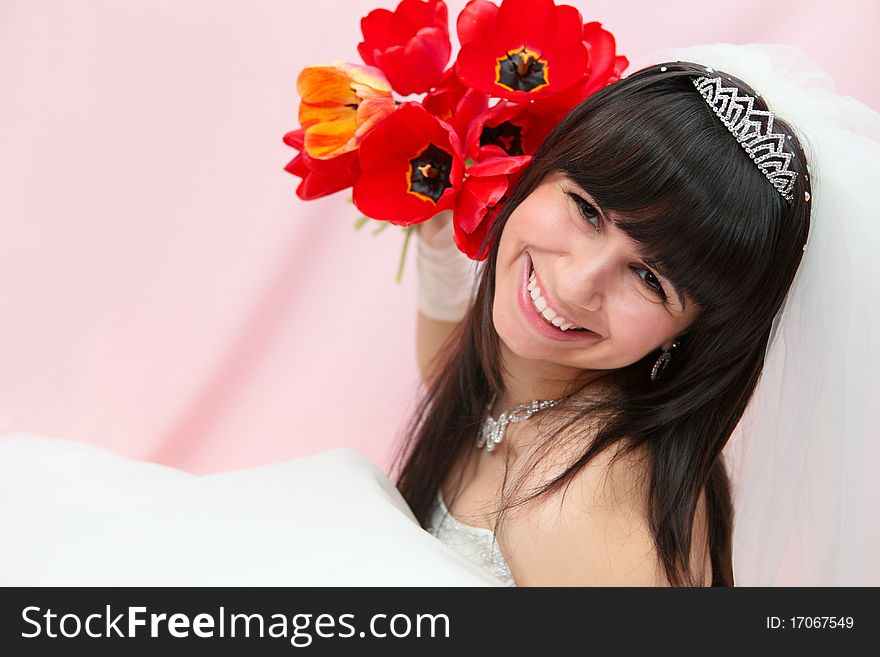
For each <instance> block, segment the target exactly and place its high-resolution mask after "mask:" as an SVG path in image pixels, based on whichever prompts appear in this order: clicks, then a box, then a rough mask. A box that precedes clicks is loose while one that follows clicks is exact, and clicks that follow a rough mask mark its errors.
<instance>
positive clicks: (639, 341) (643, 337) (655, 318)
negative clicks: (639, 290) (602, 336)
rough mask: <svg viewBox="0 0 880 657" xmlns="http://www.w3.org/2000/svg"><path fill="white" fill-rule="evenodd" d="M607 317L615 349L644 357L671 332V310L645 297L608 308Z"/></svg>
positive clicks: (637, 356) (636, 357)
mask: <svg viewBox="0 0 880 657" xmlns="http://www.w3.org/2000/svg"><path fill="white" fill-rule="evenodd" d="M609 311H610V312H609V314H608V320H609V323H610V331H611V335H612V336H613V342H614V344H615V345H616V350H618V351H620V352H626V353H629V354H630V355H632V356H633V357H634V358H635V359H638V358H641V357H642V356H644V354H646V353H648V352H649V351H651V350H652V349H654V348H655V347H656V345H657V344H658V343H660V342H662V341H663V340H664V339H665V337H666V336H667V335H669V334H670V332H672V326H671V325H670V322H669V319H670V318H669V315H668V313H667V312H666V311H665V310H664V309H663V308H662V307H661V306H660V305H659V304H652V303H650V302H649V301H646V300H645V299H642V298H638V297H637V298H634V299H630V300H627V301H624V302H620V303H617V304H615V305H614V306H612V307H611V308H609Z"/></svg>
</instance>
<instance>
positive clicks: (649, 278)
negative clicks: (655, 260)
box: [566, 192, 669, 302]
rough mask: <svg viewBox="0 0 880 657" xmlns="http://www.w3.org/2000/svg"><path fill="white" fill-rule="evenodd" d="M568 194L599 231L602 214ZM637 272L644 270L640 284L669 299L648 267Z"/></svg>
mask: <svg viewBox="0 0 880 657" xmlns="http://www.w3.org/2000/svg"><path fill="white" fill-rule="evenodd" d="M566 194H567V195H568V196H570V197H571V198H572V199H573V200H574V202H575V203H577V206H578V210H579V211H580V213H581V215H582V216H583V217H584V219H586V220H587V221H589V222H590V225H591V226H592V227H593V228H595V229H596V231H599V230H600V229H601V224H602V215H600V214H599V212H598V210H596V208H595V207H594V206H593V204H592V203H590V202H589V201H588V200H587V199H585V198H584V197H583V196H581V195H580V194H575V193H574V192H566ZM594 222H595V223H594ZM635 271H637V272H642V271H643V272H645V274H646V276H645V277H644V278H642V277H641V276H639V278H640V279H641V280H642V285H644V286H645V287H646V288H648V289H649V290H651V291H652V292H654V293H655V294H657V295H659V296H660V298H661V299H662V300H663V301H664V302H665V301H667V300H668V299H669V297H668V295H667V294H666V290H664V289H663V285H662V284H661V283H660V281H659V280H657V277H656V276H655V275H654V273H653V272H652V271H651V270H650V269H636V270H635Z"/></svg>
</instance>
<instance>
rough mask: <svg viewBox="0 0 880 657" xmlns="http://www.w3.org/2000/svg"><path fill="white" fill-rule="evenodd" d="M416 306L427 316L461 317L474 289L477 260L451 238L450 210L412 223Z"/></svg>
mask: <svg viewBox="0 0 880 657" xmlns="http://www.w3.org/2000/svg"><path fill="white" fill-rule="evenodd" d="M416 235H417V239H418V249H417V256H416V269H417V271H418V292H417V301H418V308H419V310H420V311H422V313H423V314H424V315H425V316H426V317H429V318H431V319H436V320H440V321H444V322H458V321H461V320H462V319H463V318H464V316H465V314H466V313H467V309H468V307H469V306H470V302H471V298H472V294H473V292H474V291H475V289H474V282H475V280H476V274H477V266H478V264H479V261H477V260H471V259H470V258H469V257H468V256H466V255H465V254H464V253H462V252H461V251H459V249H458V247H457V246H456V245H455V242H453V241H452V235H453V226H452V211H450V210H444V211H443V212H440V213H439V214H437V215H435V216H433V217H431V218H430V219H428V221H425V222H422V223H420V224H418V225H417V226H416Z"/></svg>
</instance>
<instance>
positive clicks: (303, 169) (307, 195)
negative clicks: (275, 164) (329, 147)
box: [284, 128, 360, 201]
mask: <svg viewBox="0 0 880 657" xmlns="http://www.w3.org/2000/svg"><path fill="white" fill-rule="evenodd" d="M304 141H305V131H304V130H303V129H302V128H300V129H299V130H293V131H291V132H288V133H287V134H286V135H284V143H285V144H287V145H288V146H291V147H293V148H295V149H297V150H298V151H303V152H301V153H300V154H299V155H297V156H296V157H295V158H293V159H292V160H291V161H290V162H288V163H287V166H286V167H284V170H285V171H287V172H288V173H292V174H293V175H294V176H297V177H298V178H302V182H300V184H299V186H298V187H297V188H296V195H297V196H299V197H300V198H301V199H303V200H304V201H310V200H312V199H316V198H320V197H322V196H327V195H328V194H333V193H334V192H338V191H340V190H343V189H345V188H346V187H350V186H351V185H352V184H354V181H355V180H356V179H357V177H358V175H359V174H360V161H359V160H358V153H357V151H349V152H347V153H345V154H343V155H339V156H338V157H333V158H330V159H317V158H314V157H311V156H310V155H309V154H308V153H306V152H305V151H304Z"/></svg>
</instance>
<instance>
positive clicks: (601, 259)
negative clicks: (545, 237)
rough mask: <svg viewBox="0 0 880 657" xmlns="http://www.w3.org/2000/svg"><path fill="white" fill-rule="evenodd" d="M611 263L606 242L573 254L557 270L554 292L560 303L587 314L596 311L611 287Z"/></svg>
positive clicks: (612, 260)
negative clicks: (559, 298)
mask: <svg viewBox="0 0 880 657" xmlns="http://www.w3.org/2000/svg"><path fill="white" fill-rule="evenodd" d="M614 260H615V258H614V254H613V253H612V248H611V246H610V244H608V243H606V244H605V245H604V246H600V247H594V248H588V249H585V250H583V251H581V252H579V253H577V254H575V255H574V256H573V257H572V258H571V260H570V262H569V264H568V265H567V266H565V267H563V268H562V269H561V270H560V278H559V281H557V288H558V290H557V293H558V294H559V296H560V297H561V301H562V302H563V303H566V304H568V305H569V306H571V307H573V308H582V309H583V310H585V311H588V312H595V311H597V310H599V309H600V308H601V307H602V303H603V301H604V299H605V296H606V294H607V292H608V288H609V286H610V284H611V279H612V271H613V267H614Z"/></svg>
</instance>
